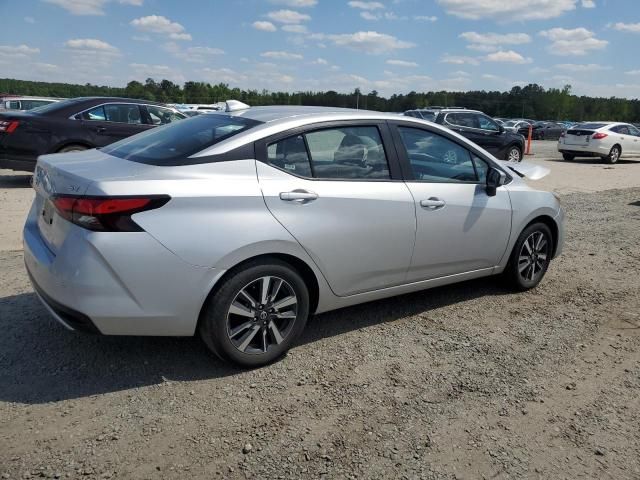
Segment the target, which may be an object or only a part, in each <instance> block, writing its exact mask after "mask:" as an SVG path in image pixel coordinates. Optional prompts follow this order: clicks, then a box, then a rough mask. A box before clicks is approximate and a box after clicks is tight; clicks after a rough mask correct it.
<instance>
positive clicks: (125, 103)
mask: <svg viewBox="0 0 640 480" xmlns="http://www.w3.org/2000/svg"><path fill="white" fill-rule="evenodd" d="M106 105H137V106H138V107H143V106H144V107H158V108H164V109H166V110H171V111H172V112H173V113H178V114H180V115H183V116H184V118H183V120H184V119H186V118H188V117H187V116H186V115H184V114H183V113H182V112H180V111H178V110H176V109H175V108H171V107H165V106H162V105H152V104H150V103H133V102H106V103H100V104H98V105H94V106H93V107H89V108H85V109H84V110H82V111H80V112H77V113H74V114H73V115H71V116H70V117H69V120H78V119H77V118H75V117H77V116H78V115H82V114H83V113H86V112H88V111H90V110H93V109H94V108H98V107H104V106H106ZM141 113H142V112H141ZM141 118H142V116H141ZM83 120H84V119H83ZM86 121H87V122H108V123H118V124H124V125H149V124H147V123H123V122H112V121H111V120H86Z"/></svg>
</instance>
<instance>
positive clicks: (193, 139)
mask: <svg viewBox="0 0 640 480" xmlns="http://www.w3.org/2000/svg"><path fill="white" fill-rule="evenodd" d="M260 123H262V122H258V121H256V120H251V119H248V118H242V117H234V116H231V115H222V114H216V113H212V114H208V115H199V116H197V117H192V118H189V119H186V120H183V121H180V122H175V123H170V124H169V125H165V126H162V127H157V128H153V129H151V130H147V131H146V132H144V133H140V134H138V135H135V136H133V137H129V138H125V139H124V140H120V141H119V142H116V143H112V144H111V145H108V146H106V147H104V148H103V149H102V151H103V152H105V153H107V154H109V155H113V156H114V157H118V158H124V159H125V160H131V161H133V162H139V163H146V164H149V165H180V164H182V163H183V162H182V161H183V160H184V163H185V164H188V163H189V162H188V161H187V157H189V156H191V155H193V154H195V153H198V152H200V151H201V150H204V149H205V148H207V147H210V146H211V145H214V144H216V143H219V142H221V141H223V140H226V139H227V138H230V137H232V136H234V135H237V134H239V133H240V132H244V131H246V130H248V129H250V128H253V127H255V126H256V125H259V124H260Z"/></svg>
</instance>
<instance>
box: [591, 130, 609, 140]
mask: <svg viewBox="0 0 640 480" xmlns="http://www.w3.org/2000/svg"><path fill="white" fill-rule="evenodd" d="M591 138H593V139H594V140H601V139H603V138H607V134H606V133H602V132H598V133H594V134H593V136H592V137H591Z"/></svg>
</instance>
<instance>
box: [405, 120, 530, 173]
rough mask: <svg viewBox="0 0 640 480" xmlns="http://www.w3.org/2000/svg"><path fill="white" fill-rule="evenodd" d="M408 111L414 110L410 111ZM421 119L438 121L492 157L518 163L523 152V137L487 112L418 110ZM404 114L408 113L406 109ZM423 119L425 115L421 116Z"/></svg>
mask: <svg viewBox="0 0 640 480" xmlns="http://www.w3.org/2000/svg"><path fill="white" fill-rule="evenodd" d="M410 112H415V110H411V111H410ZM420 114H421V116H422V118H425V117H427V116H432V118H433V119H429V120H430V121H432V122H435V123H439V124H441V125H444V126H446V127H448V128H449V129H451V130H454V131H456V132H458V133H459V134H460V135H462V136H463V137H466V138H468V139H469V140H471V141H472V142H473V143H475V144H477V145H479V146H481V147H482V148H484V149H485V150H487V151H488V152H490V153H492V154H493V155H494V156H495V157H496V158H500V159H502V160H510V161H512V162H519V161H521V160H522V154H523V153H524V137H523V136H522V135H520V134H518V133H512V132H509V131H508V130H505V128H504V127H503V126H502V125H498V123H497V122H496V121H495V120H494V119H493V118H491V117H489V116H488V115H485V114H484V113H482V112H479V111H477V110H467V109H465V108H441V109H438V108H431V109H423V110H420ZM405 115H409V116H415V115H410V114H409V113H408V112H407V113H405ZM425 119H426V118H425Z"/></svg>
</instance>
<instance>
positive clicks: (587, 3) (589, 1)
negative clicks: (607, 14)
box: [582, 0, 596, 8]
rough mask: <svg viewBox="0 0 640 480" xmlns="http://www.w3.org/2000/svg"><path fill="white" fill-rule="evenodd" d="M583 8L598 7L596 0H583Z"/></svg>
mask: <svg viewBox="0 0 640 480" xmlns="http://www.w3.org/2000/svg"><path fill="white" fill-rule="evenodd" d="M582 7H583V8H596V2H594V1H593V0H582Z"/></svg>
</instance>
